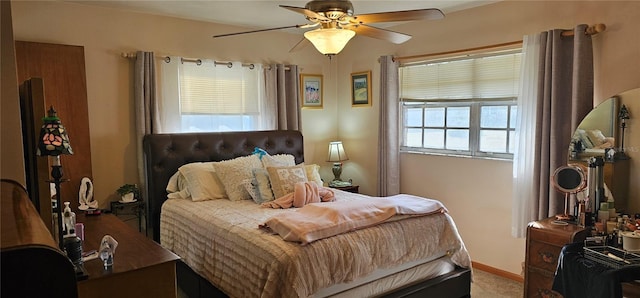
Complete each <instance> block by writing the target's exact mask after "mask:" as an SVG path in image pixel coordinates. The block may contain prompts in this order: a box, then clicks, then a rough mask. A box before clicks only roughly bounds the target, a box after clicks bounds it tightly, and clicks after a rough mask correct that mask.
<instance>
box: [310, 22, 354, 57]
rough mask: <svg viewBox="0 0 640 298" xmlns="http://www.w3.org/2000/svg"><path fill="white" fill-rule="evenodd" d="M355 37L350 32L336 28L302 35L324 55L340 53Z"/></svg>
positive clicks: (317, 30) (321, 29) (322, 29)
mask: <svg viewBox="0 0 640 298" xmlns="http://www.w3.org/2000/svg"><path fill="white" fill-rule="evenodd" d="M355 35H356V33H355V32H353V31H351V30H348V29H338V28H326V29H325V28H320V29H316V30H312V31H307V32H305V33H304V37H305V38H307V39H308V40H309V41H310V42H311V43H312V44H313V46H314V47H316V49H317V50H318V51H319V52H320V53H322V54H324V55H335V54H338V53H340V51H342V49H344V47H345V46H346V45H347V43H348V42H349V40H351V38H353V36H355Z"/></svg>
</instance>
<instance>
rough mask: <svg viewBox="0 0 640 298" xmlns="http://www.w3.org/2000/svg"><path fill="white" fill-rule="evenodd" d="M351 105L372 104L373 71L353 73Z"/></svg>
mask: <svg viewBox="0 0 640 298" xmlns="http://www.w3.org/2000/svg"><path fill="white" fill-rule="evenodd" d="M351 106H354V107H357V106H371V71H370V70H368V71H362V72H354V73H351Z"/></svg>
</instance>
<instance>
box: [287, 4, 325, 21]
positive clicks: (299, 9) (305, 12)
mask: <svg viewBox="0 0 640 298" xmlns="http://www.w3.org/2000/svg"><path fill="white" fill-rule="evenodd" d="M280 7H282V8H286V9H288V10H291V11H294V12H297V13H301V14H303V15H305V16H306V17H307V19H309V20H319V21H330V19H329V18H327V17H325V16H323V15H320V14H317V13H315V12H313V11H311V10H308V9H306V8H302V7H295V6H288V5H280Z"/></svg>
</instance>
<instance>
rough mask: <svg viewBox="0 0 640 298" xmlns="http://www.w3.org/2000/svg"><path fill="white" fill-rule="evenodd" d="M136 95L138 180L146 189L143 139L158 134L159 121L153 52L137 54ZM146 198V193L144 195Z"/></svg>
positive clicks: (142, 187) (135, 70)
mask: <svg viewBox="0 0 640 298" xmlns="http://www.w3.org/2000/svg"><path fill="white" fill-rule="evenodd" d="M133 85H134V94H133V100H134V104H135V113H136V114H135V117H136V155H137V156H136V157H137V159H138V179H139V181H140V184H142V185H140V189H143V190H144V189H146V187H145V186H144V184H145V170H144V157H143V153H142V138H143V137H144V135H146V134H152V133H157V132H158V127H159V121H158V119H157V115H158V110H157V103H156V68H155V61H154V54H153V52H142V51H138V52H137V53H136V62H135V66H134V82H133ZM143 196H145V197H146V193H145V194H143Z"/></svg>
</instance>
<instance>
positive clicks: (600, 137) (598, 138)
mask: <svg viewBox="0 0 640 298" xmlns="http://www.w3.org/2000/svg"><path fill="white" fill-rule="evenodd" d="M587 135H589V140H590V141H591V143H592V144H593V147H598V146H600V145H602V144H604V143H605V142H606V141H607V138H606V137H605V136H604V134H602V131H600V130H598V129H594V130H589V131H587Z"/></svg>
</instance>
